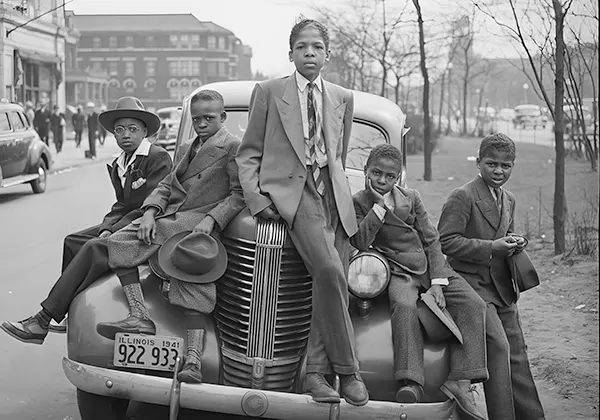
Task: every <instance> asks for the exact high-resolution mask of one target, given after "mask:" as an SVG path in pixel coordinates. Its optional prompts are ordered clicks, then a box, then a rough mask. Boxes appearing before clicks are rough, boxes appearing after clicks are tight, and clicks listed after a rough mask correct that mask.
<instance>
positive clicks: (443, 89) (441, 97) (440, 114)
mask: <svg viewBox="0 0 600 420" xmlns="http://www.w3.org/2000/svg"><path fill="white" fill-rule="evenodd" d="M445 81H446V71H445V70H444V72H443V73H442V83H441V87H440V111H439V112H438V127H437V129H438V133H441V132H442V112H443V107H444V92H445V88H444V82H445Z"/></svg>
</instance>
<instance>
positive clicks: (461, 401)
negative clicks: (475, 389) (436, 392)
mask: <svg viewBox="0 0 600 420" xmlns="http://www.w3.org/2000/svg"><path fill="white" fill-rule="evenodd" d="M466 383H467V386H466V387H465V386H461V384H460V383H459V382H458V381H446V382H444V384H443V385H442V386H441V387H440V391H442V392H443V393H444V394H446V396H447V397H448V398H450V399H451V400H455V401H456V404H457V405H458V408H459V409H460V410H461V411H462V412H463V413H464V414H466V416H467V417H468V418H469V419H472V420H486V419H485V416H484V415H483V414H481V413H480V412H479V410H478V409H477V406H476V405H475V398H473V394H472V393H471V391H470V390H469V387H468V381H466ZM461 418H462V416H461Z"/></svg>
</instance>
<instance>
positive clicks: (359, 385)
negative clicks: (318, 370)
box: [340, 372, 369, 405]
mask: <svg viewBox="0 0 600 420" xmlns="http://www.w3.org/2000/svg"><path fill="white" fill-rule="evenodd" d="M340 393H341V394H342V395H343V396H344V399H345V400H346V402H347V403H348V404H352V405H365V404H366V403H367V402H368V401H369V393H368V392H367V387H366V386H365V383H364V382H363V380H362V378H361V377H360V374H359V373H358V372H355V373H353V374H351V375H340Z"/></svg>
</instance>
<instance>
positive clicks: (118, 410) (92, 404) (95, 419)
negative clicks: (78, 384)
mask: <svg viewBox="0 0 600 420" xmlns="http://www.w3.org/2000/svg"><path fill="white" fill-rule="evenodd" d="M77 406H78V407H79V414H80V415H81V420H123V419H124V418H125V415H126V414H127V408H128V406H129V400H122V399H120V398H113V397H106V396H104V395H96V394H90V393H89V392H85V391H82V390H81V389H78V390H77Z"/></svg>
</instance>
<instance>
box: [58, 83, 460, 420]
mask: <svg viewBox="0 0 600 420" xmlns="http://www.w3.org/2000/svg"><path fill="white" fill-rule="evenodd" d="M256 83H257V82H254V81H247V82H245V81H231V82H221V83H214V84H210V85H206V86H203V87H201V88H200V89H215V90H217V91H219V92H220V93H221V94H222V95H223V97H224V99H225V108H226V111H227V113H228V117H227V121H226V122H225V125H226V127H227V128H228V129H229V131H231V132H232V133H234V134H236V135H237V136H240V137H242V136H243V134H244V132H245V130H246V125H247V123H248V107H249V102H250V96H251V93H252V89H253V87H254V85H255V84H256ZM194 93H195V92H194ZM353 93H354V119H353V126H352V136H351V139H350V144H349V147H348V156H347V160H346V174H347V176H348V180H349V183H350V187H351V189H352V192H357V191H358V190H360V189H362V188H364V174H363V171H364V165H365V163H366V159H367V157H368V155H369V153H370V151H371V150H372V148H373V147H374V146H376V145H378V144H383V143H390V144H393V145H394V146H396V147H398V148H399V149H400V150H401V151H402V153H403V157H404V165H403V168H402V177H401V181H400V182H401V183H405V182H406V171H405V168H406V150H405V147H404V140H403V132H404V125H405V115H404V113H403V112H402V111H401V110H400V108H399V107H398V106H397V105H396V104H394V103H393V102H391V101H389V100H387V99H385V98H382V97H379V96H376V95H371V94H368V93H363V92H358V91H354V92H353ZM192 95H193V93H192ZM192 95H190V96H188V97H186V98H185V99H184V103H183V109H182V119H181V123H180V126H179V133H178V136H177V138H178V143H177V147H176V151H175V161H177V160H179V159H180V158H181V156H182V154H183V153H184V151H185V149H186V147H187V145H188V143H187V142H188V140H189V139H191V138H192V137H193V135H194V131H193V127H192V121H191V117H190V112H189V110H190V98H191V96H192ZM221 241H222V242H223V244H224V246H225V249H226V251H227V256H228V266H227V270H226V272H225V274H224V275H223V277H222V278H221V279H219V280H218V282H217V306H216V309H215V311H214V314H212V315H207V316H206V319H205V323H206V335H205V339H206V344H205V347H204V348H205V350H204V355H203V356H202V375H203V382H204V383H203V384H201V385H196V384H187V383H179V382H178V380H177V366H178V363H177V357H181V356H183V355H182V353H181V352H180V350H179V349H185V348H186V346H185V339H186V329H185V328H186V327H185V318H184V316H185V315H184V311H183V310H182V309H181V308H179V307H176V306H172V305H170V304H169V302H168V299H166V298H165V297H164V293H165V290H167V287H168V282H166V279H164V278H163V279H161V278H159V276H160V274H159V273H157V272H155V271H153V270H152V268H151V267H147V266H145V267H142V268H141V269H140V278H141V279H142V287H143V292H144V297H145V300H146V302H147V306H148V309H149V312H150V317H151V318H152V320H153V321H154V322H155V324H156V328H157V330H156V336H155V337H151V338H152V339H151V340H148V338H150V337H148V336H144V337H137V336H136V337H133V336H131V335H130V337H129V339H130V340H131V343H134V342H135V343H136V345H131V346H128V345H124V344H122V343H119V342H117V341H113V340H109V339H106V338H104V337H103V336H101V335H99V334H98V333H97V330H96V324H97V322H98V321H99V320H103V321H111V320H117V319H121V318H122V317H124V316H125V315H126V314H127V312H128V309H129V308H128V305H127V303H126V299H125V296H124V294H123V292H122V289H121V285H120V283H119V280H118V278H117V277H116V276H115V275H113V274H110V275H106V276H104V277H103V278H101V279H99V280H98V281H97V282H95V283H94V284H93V285H92V286H91V287H89V288H88V289H86V290H84V291H83V292H82V293H80V294H79V295H78V296H77V297H76V298H75V299H74V300H73V302H72V304H71V307H70V309H69V317H68V328H67V331H68V333H67V340H68V342H67V350H68V357H65V358H64V359H63V370H64V372H65V374H66V376H67V378H68V379H69V381H70V382H71V383H72V384H73V385H74V386H75V387H77V401H78V405H79V411H80V413H81V418H82V420H91V419H103V420H117V419H118V420H122V419H123V418H124V415H125V412H126V410H127V406H128V404H129V401H130V400H135V401H143V402H148V403H154V404H160V405H166V406H169V407H170V419H171V420H173V419H175V418H176V417H177V414H178V411H179V407H183V408H187V409H192V410H199V411H212V412H218V413H225V414H228V415H241V416H249V417H260V418H271V419H315V420H318V419H339V418H341V419H356V420H358V419H360V420H363V419H374V418H377V419H381V420H392V419H394V420H397V419H411V420H425V419H427V420H447V419H450V418H452V419H456V418H457V412H456V403H455V402H454V401H452V400H448V399H447V398H446V397H445V396H444V395H443V394H442V393H441V392H440V391H439V387H440V385H442V383H443V382H444V381H445V380H446V377H447V375H448V372H449V363H450V360H449V357H450V356H449V352H448V347H447V346H448V343H446V342H431V341H430V340H427V341H426V345H425V351H424V360H425V378H426V384H425V392H426V398H425V400H424V401H425V402H424V403H420V404H399V403H396V402H395V395H396V391H397V382H396V381H395V380H394V377H393V371H394V369H393V348H392V342H391V326H390V318H389V303H388V299H387V296H386V293H385V289H386V287H387V281H389V271H386V270H387V269H386V267H385V266H386V264H384V263H383V262H382V261H380V260H379V261H377V257H376V256H373V257H372V258H374V260H373V261H371V262H370V264H364V266H367V267H369V269H370V270H371V271H369V272H368V273H362V274H364V275H360V274H361V272H360V270H354V271H353V272H354V273H355V274H356V276H354V277H353V278H352V280H349V291H350V293H351V299H350V306H349V310H350V312H351V318H352V322H353V325H354V331H355V339H356V352H357V357H358V359H359V361H360V366H361V374H362V377H363V379H364V381H365V383H366V385H367V388H368V389H369V393H370V397H371V400H370V401H369V403H368V404H367V405H365V406H362V407H355V406H350V405H349V404H347V403H346V402H345V401H343V400H342V402H340V403H337V404H323V403H316V402H314V401H313V400H312V398H311V397H310V396H308V395H304V394H302V393H301V386H302V383H303V381H304V375H305V354H306V345H307V342H308V335H309V330H310V325H311V314H312V285H311V279H310V277H309V275H308V272H307V271H306V268H305V267H304V264H303V262H302V259H301V258H300V256H299V255H298V253H297V251H296V250H295V248H294V246H293V244H292V242H291V241H290V239H289V238H287V231H286V227H285V225H284V224H283V223H278V222H272V221H261V220H258V221H257V220H255V219H254V218H253V217H252V216H251V215H250V213H249V211H248V210H247V209H244V210H242V212H241V213H240V214H239V215H238V216H237V217H236V218H235V219H233V220H232V222H231V223H230V224H229V225H228V226H227V227H226V228H225V230H224V231H223V232H222V234H221ZM361 254H363V253H360V254H357V255H354V256H353V258H354V259H356V258H359V256H360V258H369V256H368V255H367V256H365V255H361ZM351 267H352V263H351ZM386 280H387V281H386ZM161 285H162V286H161ZM166 337H169V338H166ZM173 340H175V341H177V342H178V343H179V344H178V345H177V346H169V348H165V347H164V345H165V343H167V344H168V343H172V342H174V341H173ZM161 343H162V344H161ZM161 346H162V347H161ZM163 355H166V356H167V357H166V358H165V359H164V363H163V358H162V357H163ZM157 356H160V358H159V360H157ZM123 360H126V364H125V366H124V362H123ZM159 362H160V363H159ZM159 364H162V365H163V366H162V367H159V366H157V365H159ZM334 382H335V380H334Z"/></svg>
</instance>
